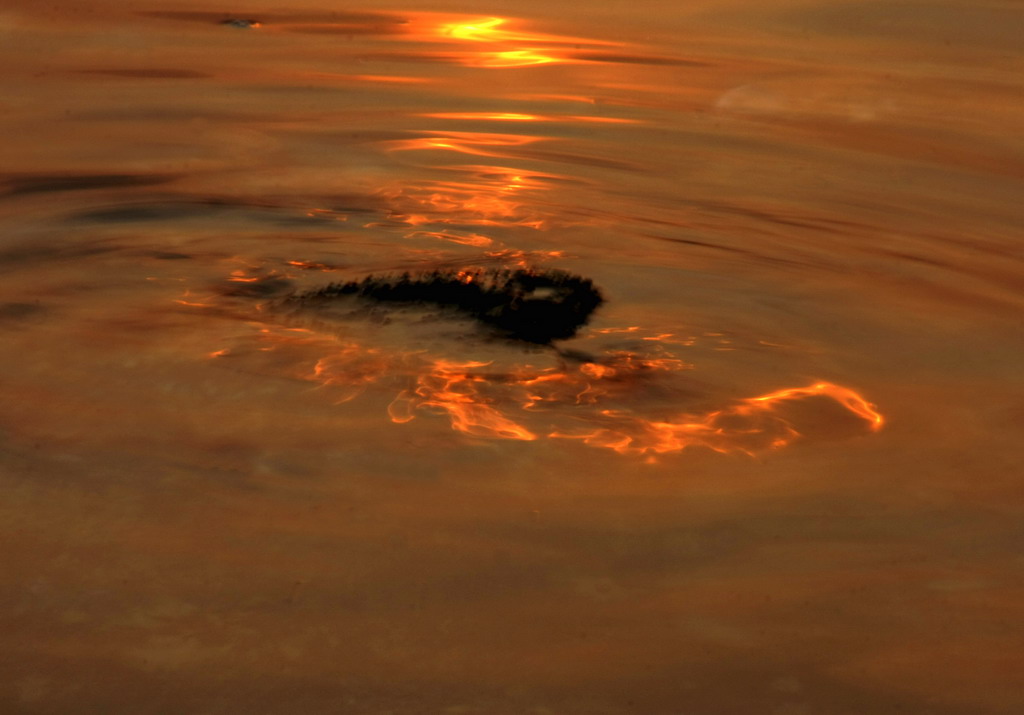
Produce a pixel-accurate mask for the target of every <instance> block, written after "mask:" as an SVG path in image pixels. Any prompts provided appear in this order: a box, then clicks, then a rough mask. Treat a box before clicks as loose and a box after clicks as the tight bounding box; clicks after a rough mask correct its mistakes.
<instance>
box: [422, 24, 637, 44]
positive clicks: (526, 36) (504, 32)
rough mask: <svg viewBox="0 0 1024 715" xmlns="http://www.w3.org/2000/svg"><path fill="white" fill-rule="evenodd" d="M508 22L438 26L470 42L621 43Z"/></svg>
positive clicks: (447, 34) (443, 32)
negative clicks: (524, 27)
mask: <svg viewBox="0 0 1024 715" xmlns="http://www.w3.org/2000/svg"><path fill="white" fill-rule="evenodd" d="M509 22H510V20H509V19H508V18H503V17H487V18H480V19H474V20H470V21H465V20H460V21H458V22H450V23H444V24H442V25H440V27H439V28H438V34H439V35H440V36H441V37H450V38H453V39H456V40H467V41H470V42H531V43H546V44H563V45H564V44H569V45H582V44H587V45H604V46H618V45H620V44H621V43H618V42H607V41H601V40H592V39H588V38H585V37H566V36H564V35H546V34H543V33H540V32H528V31H526V30H518V29H511V28H506V27H505V26H506V25H507V24H508V23H509Z"/></svg>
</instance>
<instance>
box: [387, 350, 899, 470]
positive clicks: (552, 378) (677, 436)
mask: <svg viewBox="0 0 1024 715" xmlns="http://www.w3.org/2000/svg"><path fill="white" fill-rule="evenodd" d="M489 366H490V363H483V362H467V363H457V362H452V361H448V360H436V361H435V362H433V364H432V365H430V366H429V367H428V369H427V370H426V371H425V372H423V373H421V374H420V375H418V376H417V378H416V386H415V387H414V388H412V389H409V390H404V391H403V392H402V393H401V394H399V396H398V397H397V398H396V399H395V401H394V402H392V404H391V406H390V407H389V413H390V415H391V418H392V420H394V421H395V422H400V423H405V422H409V421H410V420H412V419H413V418H414V417H415V413H416V412H417V410H420V409H427V410H429V411H435V412H438V411H439V412H442V413H445V414H447V416H448V418H449V419H450V421H451V426H452V429H454V430H456V431H460V432H465V433H466V434H470V435H474V436H477V437H490V438H496V439H518V440H534V439H537V438H538V434H546V436H548V437H550V438H560V439H575V440H579V441H581V442H583V443H584V444H586V445H589V446H593V447H602V448H607V449H613V450H615V451H616V452H618V453H620V454H624V455H636V456H644V455H661V454H669V453H675V452H680V451H682V450H684V449H686V448H687V447H697V446H700V447H706V448H708V449H712V450H714V451H716V452H721V453H729V452H741V453H746V454H750V455H753V454H757V453H759V452H763V451H766V450H772V449H779V448H781V447H784V446H786V445H788V444H790V443H792V442H793V441H795V440H797V439H799V438H800V437H801V432H800V431H799V429H798V426H797V425H796V424H794V423H793V421H792V419H791V418H790V417H789V416H788V415H787V413H786V410H785V409H784V408H785V406H786V403H788V402H793V401H800V400H804V399H807V398H815V397H817V398H826V399H827V400H829V401H831V404H833V405H838V406H839V407H840V408H842V409H845V410H847V411H848V412H849V413H851V414H852V415H854V416H856V417H858V418H860V419H861V420H863V421H865V422H866V423H867V427H868V429H870V430H871V431H877V430H878V429H880V428H881V426H882V423H883V418H882V416H881V414H879V413H878V411H877V410H876V409H875V407H874V406H873V405H871V404H870V403H868V402H867V401H866V400H865V399H864V398H863V397H861V396H860V395H858V394H857V393H855V392H854V391H852V390H850V389H849V388H845V387H841V386H839V385H834V384H831V383H827V382H819V383H816V384H814V385H811V386H808V387H799V388H789V389H785V390H779V391H777V392H773V393H771V394H768V395H762V396H759V397H753V398H748V399H745V400H741V401H739V402H738V403H737V404H734V405H731V406H729V407H725V408H722V409H718V410H713V411H710V412H707V413H703V414H679V415H676V416H674V417H672V418H669V419H661V420H658V419H647V418H645V417H642V416H639V415H636V414H634V413H632V412H630V411H628V410H623V409H614V408H606V407H601V404H602V403H603V402H604V401H605V400H606V399H608V398H615V397H616V396H619V397H621V396H622V394H623V393H624V392H626V391H628V390H630V389H632V388H633V387H635V384H636V382H635V380H636V379H637V378H638V377H639V376H642V375H644V374H645V373H646V374H650V373H651V372H652V371H657V370H666V371H673V370H683V369H687V368H689V366H688V365H686V364H685V363H683V362H682V361H679V360H675V359H671V358H668V359H645V358H643V357H641V356H637V355H632V354H620V355H617V356H613V358H612V360H611V361H609V363H608V364H596V363H585V364H583V365H581V366H580V367H579V368H577V369H566V370H556V369H552V368H549V369H546V370H538V371H533V372H530V371H526V370H524V371H523V372H522V373H519V374H501V375H494V374H488V373H487V372H485V371H482V370H481V368H487V367H489ZM567 408H568V409H567ZM538 411H540V412H541V413H542V414H543V413H545V412H547V413H548V414H549V415H551V416H552V417H553V418H554V422H555V425H554V426H548V427H534V426H533V425H532V424H531V423H532V422H536V421H537V420H535V419H533V415H534V414H536V413H537V412H538ZM815 414H816V418H820V419H834V417H833V416H830V414H829V412H828V410H827V409H822V410H819V411H818V413H815ZM517 415H518V416H517ZM548 422H550V420H548ZM561 422H565V423H568V424H572V423H577V424H578V423H580V422H584V423H590V424H591V425H592V427H590V428H589V429H581V430H575V431H574V430H566V429H564V428H562V427H559V426H558V423H561Z"/></svg>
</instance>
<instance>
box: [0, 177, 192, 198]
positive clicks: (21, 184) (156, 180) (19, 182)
mask: <svg viewBox="0 0 1024 715" xmlns="http://www.w3.org/2000/svg"><path fill="white" fill-rule="evenodd" d="M179 178H180V175H178V174H29V175H25V176H9V177H7V178H6V179H3V180H0V191H2V192H3V193H0V196H23V195H26V194H45V193H57V192H61V191H87V190H93V189H123V188H129V187H133V186H158V185H160V184H167V183H170V182H172V181H175V180H177V179H179Z"/></svg>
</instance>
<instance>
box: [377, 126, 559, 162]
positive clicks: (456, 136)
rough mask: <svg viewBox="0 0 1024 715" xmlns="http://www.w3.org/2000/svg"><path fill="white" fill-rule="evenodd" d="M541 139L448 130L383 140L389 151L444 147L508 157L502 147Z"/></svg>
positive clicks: (475, 153)
mask: <svg viewBox="0 0 1024 715" xmlns="http://www.w3.org/2000/svg"><path fill="white" fill-rule="evenodd" d="M538 141H541V137H529V136H523V135H520V134H488V133H484V132H446V133H444V134H434V135H431V136H425V137H416V138H413V139H396V140H393V141H388V142H383V146H384V148H385V149H387V150H389V151H422V150H425V149H443V150H448V151H455V152H459V153H461V154H473V155H475V156H490V157H507V156H509V154H508V153H507V152H503V151H501V148H502V147H515V146H524V145H526V144H532V143H534V142H538Z"/></svg>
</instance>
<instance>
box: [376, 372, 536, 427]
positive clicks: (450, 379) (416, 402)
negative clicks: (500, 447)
mask: <svg viewBox="0 0 1024 715" xmlns="http://www.w3.org/2000/svg"><path fill="white" fill-rule="evenodd" d="M488 364H489V363H482V362H466V363H455V362H449V361H447V360H436V361H435V362H434V364H433V365H432V367H431V369H430V370H429V371H428V372H426V373H424V374H422V375H420V376H419V377H418V378H417V385H416V387H415V388H413V389H412V390H406V391H403V392H402V393H401V394H399V396H398V397H397V398H395V401H394V402H392V403H391V405H390V406H389V407H388V413H389V414H390V415H391V419H392V420H394V421H395V422H408V421H410V420H411V419H413V417H414V416H415V415H414V414H413V413H414V411H415V410H416V409H419V408H423V407H426V408H432V409H435V410H440V411H442V412H446V413H447V414H448V417H449V418H450V419H451V422H452V429H456V430H458V431H460V432H465V433H466V434H471V435H475V436H478V437H497V438H502V439H519V440H534V439H537V436H536V435H535V434H533V433H532V432H530V430H528V429H526V428H525V427H523V426H522V425H520V424H517V423H516V422H513V421H512V420H510V419H509V418H507V417H506V416H505V415H503V414H502V413H501V412H500V411H499V410H498V409H497V408H495V407H494V406H492V404H491V403H492V402H493V399H492V398H490V397H488V395H487V394H486V391H485V390H482V389H480V388H481V387H484V386H486V384H487V382H488V381H487V379H486V378H484V377H481V376H479V375H473V374H472V373H470V372H467V370H469V369H471V368H479V367H485V366H487V365H488Z"/></svg>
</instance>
